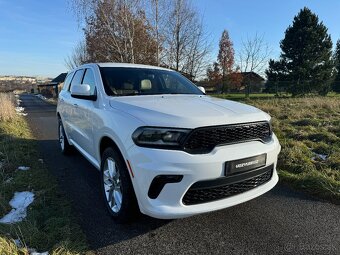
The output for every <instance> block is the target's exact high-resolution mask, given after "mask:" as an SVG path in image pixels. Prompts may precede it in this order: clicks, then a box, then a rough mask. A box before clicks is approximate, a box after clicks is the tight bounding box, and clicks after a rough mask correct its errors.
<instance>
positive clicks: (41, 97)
mask: <svg viewBox="0 0 340 255" xmlns="http://www.w3.org/2000/svg"><path fill="white" fill-rule="evenodd" d="M36 97H39V98H40V99H42V100H47V98H46V97H44V96H43V95H41V94H37V95H36Z"/></svg>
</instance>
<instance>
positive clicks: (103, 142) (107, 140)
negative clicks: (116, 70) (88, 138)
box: [99, 136, 126, 164]
mask: <svg viewBox="0 0 340 255" xmlns="http://www.w3.org/2000/svg"><path fill="white" fill-rule="evenodd" d="M108 147H112V148H113V149H114V150H116V151H117V152H118V154H119V155H120V157H121V158H122V160H123V161H124V162H125V161H126V159H125V157H124V155H123V153H122V150H121V149H120V148H119V146H118V145H117V143H116V142H115V141H114V140H113V139H112V138H111V137H109V136H103V137H102V138H101V139H100V142H99V156H100V159H101V157H102V155H103V152H104V150H105V149H106V148H108ZM125 164H126V162H125Z"/></svg>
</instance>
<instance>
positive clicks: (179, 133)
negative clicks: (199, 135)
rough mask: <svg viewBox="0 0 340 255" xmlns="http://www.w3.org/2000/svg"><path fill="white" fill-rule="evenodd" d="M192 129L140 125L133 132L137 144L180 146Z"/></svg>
mask: <svg viewBox="0 0 340 255" xmlns="http://www.w3.org/2000/svg"><path fill="white" fill-rule="evenodd" d="M189 132H190V129H179V128H158V127H140V128H137V129H136V131H135V132H133V134H132V139H133V141H134V142H135V144H136V145H138V146H142V147H154V148H179V147H180V146H181V143H182V142H183V140H184V139H185V137H186V136H187V134H188V133H189Z"/></svg>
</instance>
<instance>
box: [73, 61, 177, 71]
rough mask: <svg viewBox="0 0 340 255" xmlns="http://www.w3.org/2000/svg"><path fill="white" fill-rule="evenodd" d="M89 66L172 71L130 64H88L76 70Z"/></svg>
mask: <svg viewBox="0 0 340 255" xmlns="http://www.w3.org/2000/svg"><path fill="white" fill-rule="evenodd" d="M89 65H98V66H99V67H123V68H146V69H158V70H167V71H173V70H171V69H167V68H163V67H159V66H151V65H141V64H130V63H114V62H111V63H109V62H108V63H88V64H84V65H82V66H80V67H78V68H81V67H86V66H89Z"/></svg>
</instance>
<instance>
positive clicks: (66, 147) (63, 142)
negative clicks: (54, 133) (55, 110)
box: [58, 118, 73, 155]
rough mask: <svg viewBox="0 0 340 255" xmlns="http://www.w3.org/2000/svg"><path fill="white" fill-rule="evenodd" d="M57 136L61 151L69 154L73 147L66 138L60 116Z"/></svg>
mask: <svg viewBox="0 0 340 255" xmlns="http://www.w3.org/2000/svg"><path fill="white" fill-rule="evenodd" d="M58 137H59V145H60V149H61V152H62V153H63V154H65V155H69V154H71V152H72V149H73V148H72V145H70V144H69V142H68V140H67V137H66V134H65V130H64V126H63V123H62V121H61V119H60V118H59V128H58Z"/></svg>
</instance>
